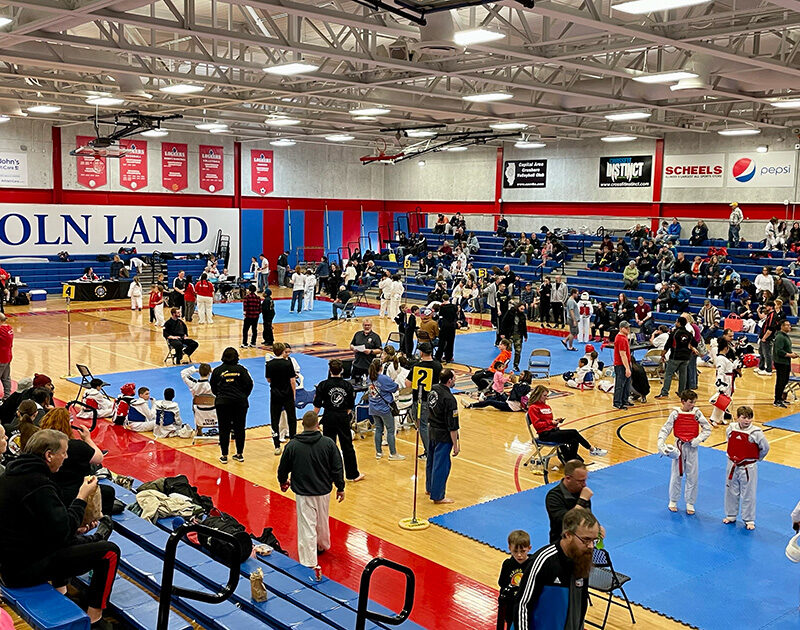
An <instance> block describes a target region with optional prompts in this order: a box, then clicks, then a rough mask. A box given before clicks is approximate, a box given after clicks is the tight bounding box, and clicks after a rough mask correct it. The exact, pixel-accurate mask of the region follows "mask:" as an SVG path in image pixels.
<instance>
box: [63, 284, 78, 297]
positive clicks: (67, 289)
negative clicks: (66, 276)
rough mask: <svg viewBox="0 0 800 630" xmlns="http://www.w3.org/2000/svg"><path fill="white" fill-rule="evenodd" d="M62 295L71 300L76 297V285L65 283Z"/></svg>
mask: <svg viewBox="0 0 800 630" xmlns="http://www.w3.org/2000/svg"><path fill="white" fill-rule="evenodd" d="M61 297H63V298H69V299H70V300H74V299H75V285H74V284H65V285H64V286H63V287H61Z"/></svg>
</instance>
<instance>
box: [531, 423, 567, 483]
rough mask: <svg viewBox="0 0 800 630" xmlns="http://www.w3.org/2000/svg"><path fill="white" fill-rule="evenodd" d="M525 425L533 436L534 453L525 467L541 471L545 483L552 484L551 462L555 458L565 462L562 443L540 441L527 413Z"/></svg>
mask: <svg viewBox="0 0 800 630" xmlns="http://www.w3.org/2000/svg"><path fill="white" fill-rule="evenodd" d="M525 424H526V425H527V426H528V433H530V435H531V444H533V452H532V453H531V456H530V457H529V458H528V461H526V462H525V463H524V464H523V466H527V465H528V464H531V466H532V467H533V468H534V469H538V470H539V471H541V473H542V476H543V477H544V482H545V483H550V479H549V474H550V460H551V459H553V457H555V458H557V459H558V460H559V461H560V462H562V463H563V462H564V458H563V457H562V455H561V443H560V442H545V441H544V440H540V439H539V436H538V435H537V434H536V431H535V430H534V429H533V425H531V419H530V417H529V416H528V414H527V413H526V414H525Z"/></svg>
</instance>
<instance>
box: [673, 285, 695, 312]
mask: <svg viewBox="0 0 800 630" xmlns="http://www.w3.org/2000/svg"><path fill="white" fill-rule="evenodd" d="M690 296H691V293H689V289H687V288H685V287H682V286H681V285H679V284H678V283H677V282H673V283H672V284H671V285H670V291H669V312H671V313H683V312H684V311H686V310H688V309H689V297H690Z"/></svg>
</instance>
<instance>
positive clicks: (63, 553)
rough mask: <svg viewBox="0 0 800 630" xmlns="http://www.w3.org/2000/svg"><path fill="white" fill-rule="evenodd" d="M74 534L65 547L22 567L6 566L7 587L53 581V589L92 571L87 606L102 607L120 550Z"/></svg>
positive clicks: (114, 576)
mask: <svg viewBox="0 0 800 630" xmlns="http://www.w3.org/2000/svg"><path fill="white" fill-rule="evenodd" d="M85 540H86V539H85V538H83V537H81V536H76V537H75V538H74V539H73V541H71V542H70V543H68V546H66V547H64V548H63V549H60V550H58V551H56V552H55V553H52V554H50V555H49V556H47V557H45V558H42V559H41V560H38V561H37V562H31V563H24V564H23V566H18V567H6V568H5V569H4V570H3V582H4V583H5V584H6V586H8V587H10V588H24V587H27V586H36V585H37V584H41V583H43V582H52V583H53V586H54V587H56V588H61V587H63V586H66V585H67V583H68V582H69V581H70V579H71V578H73V577H77V576H78V575H83V574H84V573H87V572H88V571H91V572H92V579H91V581H90V582H89V590H88V593H87V605H88V606H89V607H91V608H105V607H106V606H107V605H108V598H109V596H110V595H111V588H112V587H113V586H114V578H116V577H117V564H118V562H119V556H120V551H119V547H117V546H116V545H115V544H114V543H112V542H108V541H107V540H103V541H100V542H84V541H85Z"/></svg>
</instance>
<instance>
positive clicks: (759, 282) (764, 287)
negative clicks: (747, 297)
mask: <svg viewBox="0 0 800 630" xmlns="http://www.w3.org/2000/svg"><path fill="white" fill-rule="evenodd" d="M754 284H755V285H756V292H757V296H758V297H759V299H760V300H761V301H762V302H763V301H764V300H763V299H762V297H763V295H764V291H769V292H770V294H772V295H775V279H774V278H773V277H772V274H771V273H770V268H769V267H762V269H761V273H760V274H758V275H757V276H756V277H755V279H754Z"/></svg>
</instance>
